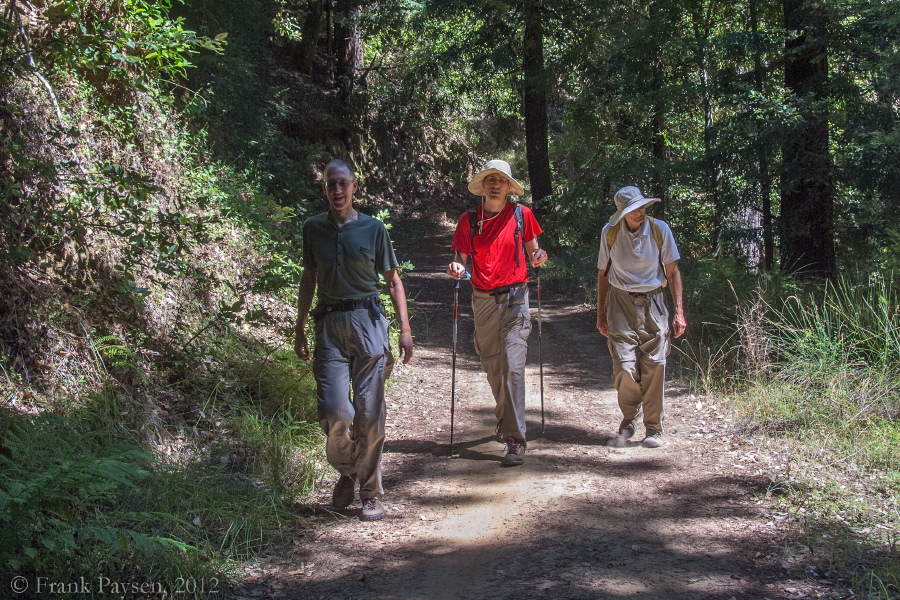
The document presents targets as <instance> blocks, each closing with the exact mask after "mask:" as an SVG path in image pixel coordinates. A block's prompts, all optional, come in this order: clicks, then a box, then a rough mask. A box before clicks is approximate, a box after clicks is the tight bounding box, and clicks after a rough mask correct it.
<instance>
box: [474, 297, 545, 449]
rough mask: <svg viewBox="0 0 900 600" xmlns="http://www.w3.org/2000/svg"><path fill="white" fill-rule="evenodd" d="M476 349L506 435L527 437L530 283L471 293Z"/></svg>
mask: <svg viewBox="0 0 900 600" xmlns="http://www.w3.org/2000/svg"><path fill="white" fill-rule="evenodd" d="M472 312H473V314H474V315H475V352H477V353H478V356H479V357H480V358H481V368H482V369H484V372H485V374H486V375H487V379H488V383H489V384H490V386H491V391H492V392H493V394H494V401H495V402H496V403H497V406H496V409H495V410H494V414H496V415H497V421H498V425H497V428H498V430H499V431H500V434H501V435H502V436H503V437H504V438H506V437H509V436H512V437H514V438H518V439H519V440H521V441H522V442H523V443H524V442H525V441H526V439H525V361H526V358H527V355H528V334H529V333H531V313H530V312H529V310H528V286H522V287H520V288H511V289H510V291H509V292H508V293H504V294H496V295H494V294H486V293H483V292H479V291H477V290H476V291H473V293H472Z"/></svg>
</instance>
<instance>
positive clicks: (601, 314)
mask: <svg viewBox="0 0 900 600" xmlns="http://www.w3.org/2000/svg"><path fill="white" fill-rule="evenodd" d="M597 331H599V332H600V333H602V334H603V335H605V336H606V337H609V323H608V322H607V320H606V311H599V310H598V311H597Z"/></svg>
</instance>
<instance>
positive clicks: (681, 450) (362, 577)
mask: <svg viewBox="0 0 900 600" xmlns="http://www.w3.org/2000/svg"><path fill="white" fill-rule="evenodd" d="M450 234H451V230H450V229H449V228H447V227H443V228H439V227H437V226H434V234H433V235H432V234H431V233H429V234H422V235H421V236H418V237H409V236H402V235H398V236H396V237H398V239H397V242H396V245H397V249H398V255H400V257H401V259H403V260H405V259H409V260H411V261H412V262H413V263H414V264H415V266H416V269H415V271H414V272H413V273H411V274H410V276H409V277H408V278H407V280H406V286H407V292H408V295H409V296H410V297H411V298H414V299H415V302H414V306H415V317H414V320H413V330H414V331H413V333H414V335H415V341H416V347H415V356H414V359H413V361H412V362H411V363H410V364H409V365H407V366H406V367H404V368H402V369H401V370H400V372H399V373H398V376H397V377H396V378H395V382H394V384H393V387H392V389H390V390H389V393H388V397H389V406H388V442H387V445H386V452H385V456H384V462H383V465H384V487H385V491H386V496H385V505H386V506H387V509H388V518H387V519H385V520H384V521H381V522H376V523H361V522H360V521H359V520H358V513H359V505H358V503H357V504H355V505H354V506H353V507H351V508H350V509H348V510H347V511H341V512H334V511H331V510H330V506H329V503H330V494H331V486H332V484H333V481H331V480H329V481H325V482H323V483H322V485H321V488H320V489H319V491H318V492H317V496H316V504H314V505H313V506H311V507H310V509H309V510H310V515H309V526H310V528H309V529H307V530H305V531H300V532H297V534H296V538H295V540H294V543H293V545H291V546H290V547H287V548H284V549H282V550H280V551H279V552H277V556H273V557H272V558H271V559H270V560H269V561H267V562H266V563H265V564H263V565H261V566H260V567H259V568H258V569H256V570H255V571H254V572H252V573H249V574H248V576H247V578H246V579H245V580H244V581H243V582H242V583H241V584H240V585H238V587H237V590H236V594H237V597H238V598H260V597H266V598H277V599H285V600H287V599H307V598H309V599H319V598H328V599H337V598H341V599H343V598H347V599H349V598H360V599H384V600H387V599H397V600H413V599H438V600H440V599H447V600H451V599H452V600H465V599H473V600H474V599H476V598H477V599H482V598H487V599H498V600H499V599H510V600H512V599H518V598H554V599H557V598H560V599H575V598H602V599H607V598H608V599H616V598H667V599H676V600H677V599H684V600H688V599H699V598H708V599H722V600H728V599H732V598H733V599H735V600H738V599H751V598H752V599H763V598H769V599H772V600H775V599H782V598H804V597H805V598H815V597H836V596H835V595H833V594H835V591H834V590H829V589H828V588H826V587H824V586H823V585H822V584H818V583H815V582H814V580H813V579H811V578H804V576H803V573H798V572H792V571H791V570H790V564H788V563H785V562H783V556H782V548H781V546H780V545H779V544H780V542H778V541H776V534H777V527H778V525H777V523H778V518H779V516H780V515H777V514H773V513H772V509H771V507H770V506H769V504H768V503H766V502H764V501H762V500H760V496H759V493H760V491H761V490H762V489H763V483H764V482H765V481H766V479H765V478H764V473H765V466H764V465H765V460H766V459H765V457H763V456H761V455H760V453H758V452H757V451H756V450H755V449H754V448H752V447H747V446H745V445H741V443H740V442H737V441H734V440H731V439H730V438H729V437H728V435H727V425H726V424H725V423H724V422H723V420H722V418H721V415H718V414H717V410H716V408H715V407H714V406H709V405H707V404H705V403H704V402H701V401H699V400H698V399H696V398H691V397H689V396H687V395H685V394H680V393H679V392H678V390H677V389H675V390H674V391H670V392H669V393H668V394H667V406H666V413H667V415H666V429H667V431H666V433H667V445H666V446H664V447H663V448H661V449H655V450H653V449H646V448H643V447H641V446H640V444H639V443H637V442H634V443H630V444H629V445H628V446H627V447H624V448H615V447H609V446H608V445H607V443H608V442H609V441H610V439H611V438H612V437H613V435H614V433H615V428H616V426H617V424H618V422H619V419H620V413H619V412H618V408H617V406H616V402H615V392H614V390H613V389H612V385H611V382H610V372H611V363H610V359H609V355H608V353H607V351H606V345H605V341H604V339H603V338H602V337H601V336H600V335H599V334H598V333H597V332H596V330H594V327H593V323H594V312H593V310H592V309H591V308H589V307H586V306H578V305H574V304H573V303H572V302H571V301H570V300H569V299H567V298H564V297H547V294H546V293H545V294H544V295H545V297H544V299H543V310H542V313H543V335H542V338H543V357H544V402H545V423H546V426H545V432H544V435H543V436H542V435H541V434H540V429H541V427H540V390H539V377H538V360H537V358H538V341H539V340H538V329H537V323H536V320H535V328H534V330H533V333H532V335H531V338H530V340H529V342H530V344H529V353H530V358H529V368H528V373H527V378H528V381H529V385H530V393H529V397H528V430H529V435H530V439H529V445H528V452H527V455H526V460H525V465H524V466H523V467H514V468H500V466H499V461H500V458H501V455H502V454H501V451H502V446H501V445H500V444H499V443H498V442H497V441H496V438H495V437H494V436H493V429H494V426H495V420H494V415H493V400H492V398H491V394H490V390H489V388H488V385H487V381H486V379H485V377H484V375H482V374H481V372H480V369H479V365H478V359H477V356H476V355H475V352H474V349H473V347H472V318H471V309H470V307H469V298H470V294H471V286H468V285H464V286H463V289H462V291H461V293H460V307H461V316H460V321H459V337H460V339H459V345H458V348H459V352H458V360H457V394H458V401H459V403H458V408H457V411H456V425H455V435H454V439H455V442H456V450H457V452H458V453H459V457H458V458H452V459H451V458H450V457H449V447H448V443H449V408H450V379H451V370H450V364H451V333H452V308H451V304H452V297H453V289H452V283H451V282H450V280H449V279H447V278H446V276H445V275H444V269H445V266H446V262H447V258H448V248H449V240H450ZM532 309H533V311H532V312H533V314H534V316H535V319H536V317H537V302H536V299H535V294H534V289H532ZM670 390H671V388H670ZM642 438H643V428H642V427H639V428H638V433H637V435H636V436H635V438H634V439H635V440H640V439H642Z"/></svg>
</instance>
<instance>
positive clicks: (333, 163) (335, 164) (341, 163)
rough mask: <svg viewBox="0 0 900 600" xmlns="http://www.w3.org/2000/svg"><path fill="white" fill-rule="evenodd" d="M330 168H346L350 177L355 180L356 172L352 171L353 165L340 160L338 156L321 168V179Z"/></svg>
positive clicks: (325, 176) (326, 175) (326, 174)
mask: <svg viewBox="0 0 900 600" xmlns="http://www.w3.org/2000/svg"><path fill="white" fill-rule="evenodd" d="M332 169H347V171H349V172H350V179H351V180H353V181H356V173H355V172H354V171H353V167H352V166H350V163H348V162H347V161H344V160H341V159H339V158H336V159H334V160H333V161H331V162H330V163H328V164H327V165H325V168H324V169H322V179H323V180H324V179H325V178H327V177H328V171H330V170H332Z"/></svg>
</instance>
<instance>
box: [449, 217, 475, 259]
mask: <svg viewBox="0 0 900 600" xmlns="http://www.w3.org/2000/svg"><path fill="white" fill-rule="evenodd" d="M471 237H472V228H471V227H470V226H469V211H466V212H464V213H463V214H462V215H460V217H459V221H457V223H456V231H455V232H454V233H453V242H452V243H451V245H450V247H451V249H452V250H453V251H454V252H460V253H462V254H466V255H471V254H472V240H471V239H470V238H471Z"/></svg>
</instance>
